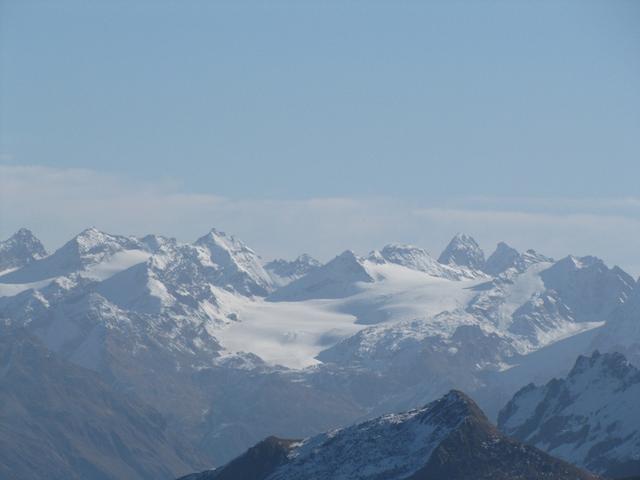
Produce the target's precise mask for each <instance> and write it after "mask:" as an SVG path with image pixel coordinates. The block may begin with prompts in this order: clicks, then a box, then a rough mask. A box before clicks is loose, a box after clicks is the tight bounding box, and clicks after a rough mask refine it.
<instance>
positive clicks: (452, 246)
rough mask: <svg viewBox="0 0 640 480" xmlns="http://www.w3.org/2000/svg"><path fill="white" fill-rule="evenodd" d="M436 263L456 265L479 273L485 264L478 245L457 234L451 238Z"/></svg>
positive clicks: (462, 234) (470, 238)
mask: <svg viewBox="0 0 640 480" xmlns="http://www.w3.org/2000/svg"><path fill="white" fill-rule="evenodd" d="M438 261H439V262H440V263H442V264H444V265H458V266H460V267H467V268H470V269H472V270H478V271H481V270H482V269H483V268H484V264H485V260H484V252H483V251H482V249H481V248H480V246H479V245H478V243H477V242H476V241H475V240H474V239H473V237H471V236H469V235H466V234H464V233H458V234H457V235H456V236H455V237H453V239H452V240H451V242H449V245H447V248H445V249H444V251H443V252H442V254H440V257H439V258H438Z"/></svg>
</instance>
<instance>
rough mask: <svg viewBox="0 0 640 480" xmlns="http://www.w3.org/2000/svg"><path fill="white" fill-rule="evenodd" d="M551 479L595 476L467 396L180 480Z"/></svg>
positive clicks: (266, 448) (268, 445)
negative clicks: (513, 433) (528, 440)
mask: <svg viewBox="0 0 640 480" xmlns="http://www.w3.org/2000/svg"><path fill="white" fill-rule="evenodd" d="M237 478H242V479H243V480H292V479H301V478H310V479H311V478H313V479H315V480H325V479H326V480H329V479H359V480H374V479H375V480H382V479H385V480H396V479H397V480H400V479H403V480H404V479H406V480H445V479H446V480H467V479H468V480H471V479H497V480H500V479H504V480H507V479H509V480H513V479H521V480H527V479H531V480H533V479H537V480H539V479H550V480H551V479H553V480H569V479H571V480H589V479H596V478H598V477H596V476H594V475H592V474H590V473H588V472H586V471H583V470H580V469H578V468H577V467H574V466H572V465H570V464H568V463H566V462H564V461H562V460H558V459H556V458H553V457H551V456H550V455H548V454H546V453H544V452H542V451H541V450H538V449H537V448H535V447H531V446H528V445H524V444H521V443H519V442H517V441H515V440H512V439H509V438H507V437H506V436H504V435H503V434H501V433H500V432H499V431H498V430H497V429H496V428H495V427H494V426H493V425H492V424H490V423H489V421H488V420H487V418H486V416H485V415H484V413H483V412H482V411H481V410H480V408H479V407H478V406H477V405H476V404H475V402H473V400H471V399H470V398H469V397H468V396H466V395H465V394H464V393H462V392H460V391H457V390H452V391H450V392H449V393H448V394H446V395H445V396H443V397H442V398H440V399H439V400H436V401H434V402H431V403H429V404H428V405H426V406H425V407H423V408H420V409H416V410H411V411H408V412H404V413H399V414H390V415H384V416H381V417H378V418H376V419H373V420H369V421H367V422H364V423H360V424H356V425H352V426H350V427H347V428H344V429H339V430H333V431H330V432H327V433H324V434H321V435H317V436H315V437H311V438H308V439H306V440H302V441H296V440H284V439H279V438H276V437H269V438H267V439H265V440H263V441H262V442H260V443H258V444H257V445H255V446H254V447H252V448H250V449H249V450H248V451H247V452H246V453H244V454H243V455H241V456H239V457H237V458H236V459H235V460H232V461H231V462H229V463H228V464H227V465H225V466H223V467H221V468H219V469H217V470H213V471H208V472H202V473H199V474H193V475H188V476H187V477H183V480H231V479H237Z"/></svg>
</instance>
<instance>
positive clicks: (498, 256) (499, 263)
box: [484, 242, 553, 276]
mask: <svg viewBox="0 0 640 480" xmlns="http://www.w3.org/2000/svg"><path fill="white" fill-rule="evenodd" d="M552 261H553V260H552V259H551V258H549V257H545V256H544V255H541V254H539V253H537V252H536V251H535V250H527V251H526V252H524V253H520V252H518V251H517V250H516V249H515V248H513V247H511V246H509V245H507V244H506V243H505V242H500V243H498V245H497V246H496V250H495V251H494V252H493V253H492V254H491V255H490V256H489V258H488V259H487V261H486V263H485V266H484V271H485V272H486V273H488V274H489V275H492V276H496V275H499V274H501V273H504V272H506V271H507V270H509V269H510V268H514V269H515V270H516V271H517V272H520V273H522V272H524V271H525V270H526V269H527V268H528V267H529V266H531V265H534V264H536V263H543V262H552Z"/></svg>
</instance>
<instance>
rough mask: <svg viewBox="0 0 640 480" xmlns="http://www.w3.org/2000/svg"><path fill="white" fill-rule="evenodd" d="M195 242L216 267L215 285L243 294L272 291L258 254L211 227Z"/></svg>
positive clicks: (262, 293)
mask: <svg viewBox="0 0 640 480" xmlns="http://www.w3.org/2000/svg"><path fill="white" fill-rule="evenodd" d="M195 245H196V246H199V247H203V248H205V249H207V250H208V252H209V254H210V259H211V261H212V262H213V264H215V265H216V266H217V267H218V273H217V278H216V283H217V284H218V285H221V286H223V287H226V288H229V289H232V290H235V291H237V292H239V293H242V294H247V295H259V296H263V295H266V294H267V293H269V292H270V291H271V290H272V287H273V282H272V280H271V277H270V276H269V274H268V273H267V272H266V271H265V269H264V268H263V267H262V262H261V261H260V257H259V256H258V255H257V254H256V253H255V252H254V251H253V250H252V249H250V248H249V247H247V246H246V245H245V244H244V243H242V242H241V241H239V240H238V239H236V238H235V237H234V236H232V235H227V234H226V233H224V232H221V231H218V230H216V229H215V228H214V229H211V231H210V232H209V233H207V234H206V235H204V236H203V237H201V238H199V239H198V240H196V242H195Z"/></svg>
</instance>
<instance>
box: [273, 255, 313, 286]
mask: <svg viewBox="0 0 640 480" xmlns="http://www.w3.org/2000/svg"><path fill="white" fill-rule="evenodd" d="M320 265H321V263H320V262H319V261H317V260H316V259H315V258H313V257H312V256H311V255H307V254H306V253H303V254H302V255H300V256H299V257H298V258H296V259H295V260H291V261H289V260H283V259H277V260H272V261H271V262H269V263H267V264H266V265H265V266H264V268H265V270H266V271H267V273H269V275H270V276H271V280H272V281H273V283H274V284H275V285H276V286H277V287H283V286H285V285H288V284H289V283H291V282H293V281H294V280H297V279H299V278H301V277H304V276H305V275H306V274H308V273H309V272H311V271H313V270H315V269H316V268H318V267H320Z"/></svg>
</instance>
